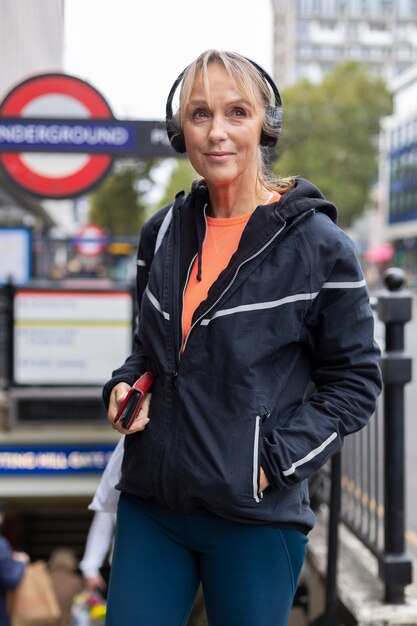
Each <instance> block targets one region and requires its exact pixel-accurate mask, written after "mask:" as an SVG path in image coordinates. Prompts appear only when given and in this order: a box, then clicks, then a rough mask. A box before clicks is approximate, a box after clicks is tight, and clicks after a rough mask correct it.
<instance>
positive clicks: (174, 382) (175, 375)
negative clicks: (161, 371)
mask: <svg viewBox="0 0 417 626" xmlns="http://www.w3.org/2000/svg"><path fill="white" fill-rule="evenodd" d="M177 378H178V372H176V371H174V372H172V384H173V386H174V387H176V386H177Z"/></svg>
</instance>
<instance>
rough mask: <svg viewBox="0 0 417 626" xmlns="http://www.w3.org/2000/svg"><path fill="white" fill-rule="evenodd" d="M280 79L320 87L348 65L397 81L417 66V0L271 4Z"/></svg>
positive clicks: (279, 1)
mask: <svg viewBox="0 0 417 626" xmlns="http://www.w3.org/2000/svg"><path fill="white" fill-rule="evenodd" d="M271 2H272V7H273V11H274V74H275V76H276V77H277V79H278V78H279V84H280V85H281V86H286V85H290V84H293V83H295V82H297V81H298V80H300V79H301V78H308V79H309V80H311V81H312V82H320V81H321V79H322V78H323V76H324V75H325V74H326V73H327V72H328V71H330V70H332V69H333V67H334V66H335V65H336V64H338V63H340V62H342V61H346V60H348V59H349V60H356V61H360V62H365V63H367V64H368V65H369V67H370V68H371V70H372V72H373V73H375V74H378V75H381V76H383V77H385V78H386V79H391V78H392V77H394V76H396V75H397V74H399V73H400V72H403V71H404V70H406V69H407V68H408V67H410V65H412V64H413V63H416V62H417V2H415V0H271Z"/></svg>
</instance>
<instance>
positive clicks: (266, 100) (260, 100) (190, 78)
mask: <svg viewBox="0 0 417 626" xmlns="http://www.w3.org/2000/svg"><path fill="white" fill-rule="evenodd" d="M212 63H219V64H221V65H223V67H224V69H225V70H226V72H227V74H228V75H229V77H230V79H231V80H232V81H233V82H234V84H235V85H236V88H237V90H238V91H239V93H240V94H241V95H242V97H243V98H244V99H245V100H247V101H248V102H249V104H250V105H251V106H253V107H254V108H255V109H259V108H261V109H262V110H263V124H262V130H263V131H264V132H265V133H266V134H268V135H271V136H277V128H276V122H275V121H274V119H273V118H271V115H269V114H268V108H269V107H270V106H275V102H274V101H272V96H273V94H272V92H271V89H270V87H269V86H268V84H267V82H266V80H265V79H264V78H263V76H262V74H261V73H260V72H259V70H258V69H257V68H256V67H255V66H254V65H253V64H252V63H251V61H249V60H248V59H246V58H245V57H244V56H242V55H240V54H238V53H237V52H226V51H222V50H206V51H205V52H203V53H202V54H200V55H199V56H198V57H197V58H196V59H195V61H193V62H192V63H191V64H190V65H189V66H188V67H187V68H186V70H185V71H184V76H183V79H182V85H181V90H180V96H179V107H178V110H177V111H176V113H175V115H174V117H173V122H174V129H175V130H174V134H179V133H181V132H182V121H183V119H184V115H185V110H186V108H187V105H188V103H189V101H190V98H191V93H192V91H193V88H194V83H195V81H196V78H197V76H198V75H201V78H202V81H203V86H204V90H205V92H206V94H207V99H208V100H209V99H210V85H209V78H208V66H209V65H210V64H212ZM278 133H279V131H278ZM257 165H258V167H257V179H258V183H259V184H260V185H261V186H262V187H263V188H265V189H268V190H269V191H275V190H276V189H280V190H281V191H283V190H286V189H289V188H290V187H292V186H293V185H294V179H293V178H276V177H274V176H273V175H272V174H271V172H270V170H269V165H268V156H267V153H266V151H262V149H261V146H259V149H258V164H257ZM203 182H204V181H203V180H202V179H200V180H199V181H197V184H201V183H203Z"/></svg>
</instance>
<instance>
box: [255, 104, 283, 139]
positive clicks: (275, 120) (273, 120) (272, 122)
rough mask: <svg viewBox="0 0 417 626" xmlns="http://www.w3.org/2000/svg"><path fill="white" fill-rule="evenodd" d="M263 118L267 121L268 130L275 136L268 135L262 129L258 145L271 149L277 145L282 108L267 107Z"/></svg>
mask: <svg viewBox="0 0 417 626" xmlns="http://www.w3.org/2000/svg"><path fill="white" fill-rule="evenodd" d="M265 117H266V119H267V120H268V126H269V128H273V129H274V131H275V132H276V134H274V135H270V134H269V133H267V132H266V131H265V130H263V129H262V131H261V139H260V144H261V146H266V147H267V148H273V147H274V146H275V145H276V144H277V141H278V137H279V134H280V132H281V126H282V107H272V106H269V107H268V108H267V110H266V116H265Z"/></svg>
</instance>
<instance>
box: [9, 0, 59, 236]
mask: <svg viewBox="0 0 417 626" xmlns="http://www.w3.org/2000/svg"><path fill="white" fill-rule="evenodd" d="M63 42H64V0H0V60H1V61H0V63H1V71H0V102H1V101H2V100H3V99H4V97H5V96H6V95H7V93H8V92H9V91H11V90H12V89H13V87H14V86H15V85H17V84H18V83H20V82H22V81H23V80H25V79H26V78H28V77H29V76H31V75H33V74H38V73H44V72H48V71H50V72H53V71H62V67H63V52H64V50H63V47H64V45H63ZM45 206H46V205H45V204H42V203H41V202H39V201H38V200H35V199H34V198H33V197H29V196H28V195H27V194H25V193H23V192H20V191H17V190H16V188H15V187H14V186H13V185H10V184H8V182H7V180H5V179H4V177H3V176H2V175H0V220H1V223H2V224H9V223H12V224H16V223H17V224H19V223H22V224H24V225H29V226H31V227H34V228H36V229H37V230H38V231H44V230H48V229H49V228H51V226H53V225H54V223H55V220H54V219H53V218H52V217H51V215H50V214H49V212H48V211H47V210H46V209H45Z"/></svg>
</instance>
